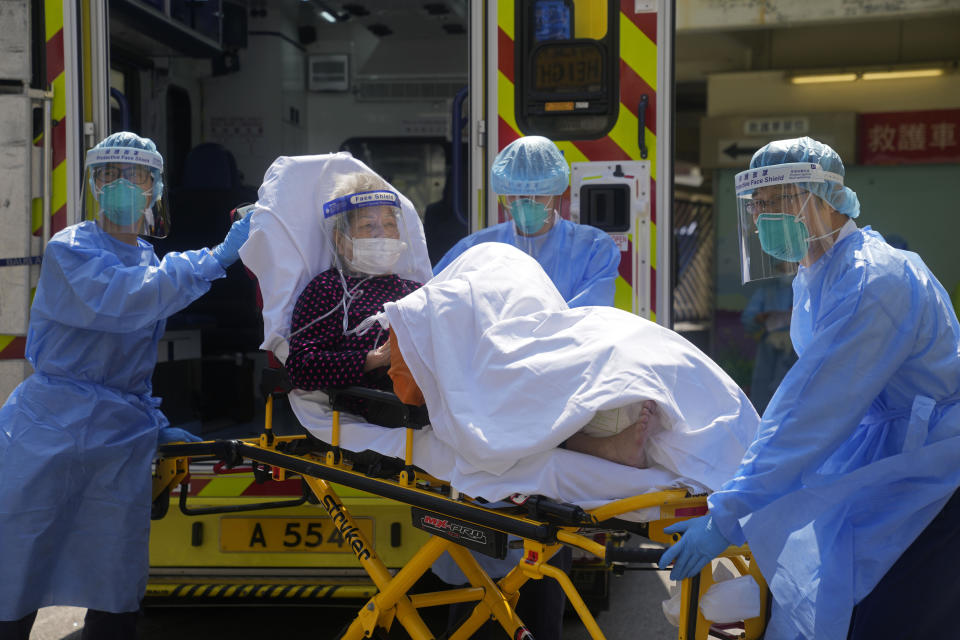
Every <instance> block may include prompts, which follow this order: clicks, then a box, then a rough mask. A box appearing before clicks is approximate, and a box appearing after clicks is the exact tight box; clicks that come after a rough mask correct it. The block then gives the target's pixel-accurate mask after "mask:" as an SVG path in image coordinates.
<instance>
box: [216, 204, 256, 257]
mask: <svg viewBox="0 0 960 640" xmlns="http://www.w3.org/2000/svg"><path fill="white" fill-rule="evenodd" d="M249 235H250V216H249V215H247V216H244V217H243V218H241V219H240V220H237V221H236V222H234V223H233V224H232V225H230V230H229V231H227V237H226V238H224V239H223V242H221V243H220V244H218V245H217V246H216V247H214V248H213V250H212V252H211V253H213V257H214V258H216V259H217V262H219V263H220V266H221V267H223V268H224V269H226V268H227V267H229V266H230V265H232V264H233V263H234V262H236V261H237V260H238V259H239V258H240V247H241V246H242V245H243V243H244V242H246V241H247V236H249Z"/></svg>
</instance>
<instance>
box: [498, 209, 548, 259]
mask: <svg viewBox="0 0 960 640" xmlns="http://www.w3.org/2000/svg"><path fill="white" fill-rule="evenodd" d="M560 197H561V196H546V195H536V196H534V195H530V196H517V195H501V196H498V198H497V199H498V201H499V202H500V206H501V207H503V211H504V212H505V213H506V214H507V215H508V216H510V219H511V220H512V221H513V229H514V232H515V240H516V243H517V248H518V249H522V250H523V251H525V252H526V253H528V254H530V255H534V251H533V250H534V248H535V245H536V244H537V242H538V239H539V238H542V237H543V236H544V235H546V233H547V232H548V231H550V229H552V228H553V226H554V225H555V224H556V221H557V211H556V207H557V205H558V204H559V202H560Z"/></svg>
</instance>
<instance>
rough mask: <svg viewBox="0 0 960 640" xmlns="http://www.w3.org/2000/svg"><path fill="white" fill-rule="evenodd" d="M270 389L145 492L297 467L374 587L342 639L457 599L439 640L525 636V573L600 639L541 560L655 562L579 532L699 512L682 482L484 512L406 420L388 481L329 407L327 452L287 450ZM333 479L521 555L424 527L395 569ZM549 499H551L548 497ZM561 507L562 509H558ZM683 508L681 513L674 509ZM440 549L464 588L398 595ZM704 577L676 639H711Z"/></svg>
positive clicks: (685, 606)
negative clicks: (375, 472)
mask: <svg viewBox="0 0 960 640" xmlns="http://www.w3.org/2000/svg"><path fill="white" fill-rule="evenodd" d="M272 403H273V397H272V396H268V398H267V412H266V420H265V425H264V431H263V433H262V434H261V435H260V436H259V437H258V438H250V439H244V440H220V441H207V442H199V443H184V444H167V445H163V446H162V447H161V448H160V454H161V457H160V458H159V459H158V460H157V463H156V466H155V471H154V476H153V499H154V500H155V501H156V500H158V499H162V498H164V497H166V494H168V493H169V491H170V490H171V489H173V488H174V487H176V486H178V485H179V484H180V483H181V482H183V481H184V480H185V479H186V477H187V475H188V469H189V458H190V457H191V456H192V457H197V456H202V457H210V456H215V457H218V458H220V459H221V460H224V461H226V462H227V464H228V466H234V465H236V464H239V463H240V462H241V461H242V460H244V459H249V460H252V461H254V462H257V463H260V464H263V465H269V466H270V467H271V470H272V477H273V479H276V480H284V479H286V478H287V477H290V476H292V475H300V476H301V477H302V478H303V480H304V481H305V483H306V484H307V485H308V486H309V488H310V490H311V491H312V492H313V494H314V495H315V496H316V498H317V499H318V501H319V503H320V504H321V505H322V506H323V507H324V508H325V509H326V511H327V513H328V514H329V515H330V518H331V519H332V520H333V522H334V524H335V525H336V526H337V527H338V528H339V529H340V532H341V534H342V535H343V537H344V539H345V540H347V541H348V542H349V543H350V546H351V548H352V550H353V552H354V554H355V555H356V556H357V559H358V560H359V562H360V564H361V566H362V567H363V569H364V570H365V571H366V573H367V575H368V576H369V577H370V579H371V580H372V581H373V583H374V585H375V586H376V588H377V590H378V592H377V593H376V594H375V595H374V596H373V597H372V598H371V599H370V600H369V601H368V602H367V603H366V604H364V605H363V606H362V607H361V609H360V611H359V612H358V613H357V616H356V618H355V619H354V620H353V622H352V623H351V624H350V625H349V627H347V629H346V630H345V631H344V632H343V634H342V635H341V638H343V639H345V640H356V639H359V638H368V637H372V636H373V634H374V632H375V631H376V629H378V628H381V629H384V630H386V631H389V630H390V628H391V626H392V625H393V623H394V622H399V623H400V624H401V625H402V626H403V628H404V629H405V630H406V631H407V633H408V634H409V635H410V637H411V638H413V639H414V640H432V639H433V638H434V635H433V633H432V632H431V631H430V629H429V628H428V627H427V625H426V624H425V623H424V621H423V618H422V617H421V616H420V614H419V613H418V610H419V609H422V608H424V607H432V606H439V605H449V604H454V603H463V602H476V606H475V608H474V610H473V613H472V614H471V615H470V616H469V617H468V618H467V619H466V620H465V621H464V622H462V623H461V624H460V626H459V627H458V628H457V629H455V630H453V631H452V632H451V633H450V634H449V635H448V636H447V637H448V638H449V639H450V640H465V639H467V638H470V637H471V636H472V635H473V633H474V632H476V631H477V630H478V629H479V628H480V627H481V626H482V625H483V624H484V623H486V622H487V621H488V620H490V619H495V620H496V621H497V622H499V624H500V626H501V627H502V628H503V629H504V631H505V633H506V634H507V635H508V637H510V638H514V639H528V640H529V639H532V638H533V636H532V634H530V632H529V631H527V630H526V627H525V626H524V624H523V621H522V620H520V618H519V617H518V616H517V615H516V611H515V607H516V604H517V601H518V599H519V590H520V587H521V586H523V584H524V583H526V582H527V580H541V579H544V578H549V579H553V580H556V581H557V582H558V583H559V584H560V586H561V587H562V588H563V591H564V593H565V594H566V597H567V598H568V599H569V601H570V603H571V605H572V606H573V608H574V610H575V611H576V612H577V614H578V615H579V617H580V620H581V622H582V623H583V624H584V626H585V627H586V629H587V631H588V632H589V634H590V636H591V638H593V639H594V640H603V638H604V635H603V632H602V631H601V630H600V627H599V626H598V625H597V622H596V620H595V619H594V617H593V615H592V614H591V613H590V611H589V609H588V607H587V605H586V604H585V602H584V600H583V598H582V597H581V596H580V594H579V592H578V591H577V589H576V587H575V586H574V585H573V583H572V582H571V580H570V578H569V577H568V576H567V575H566V573H564V572H563V571H562V570H560V569H558V568H556V567H554V566H552V565H550V564H548V561H549V560H550V558H552V557H553V555H554V554H555V553H556V552H557V551H559V550H560V549H561V548H562V546H563V545H567V546H571V547H576V548H579V549H582V550H584V551H587V552H589V553H592V554H594V555H595V556H597V557H598V558H600V559H601V560H602V561H604V562H605V563H608V564H609V563H611V562H617V561H620V562H623V561H630V560H634V561H637V560H640V561H645V562H655V561H656V558H658V557H659V554H660V553H661V552H662V549H646V550H643V551H636V550H626V549H623V550H621V549H617V548H615V547H613V546H612V545H610V544H608V545H607V546H604V545H601V544H599V543H597V542H595V541H594V540H593V539H592V538H590V537H587V536H586V535H583V534H582V533H581V530H582V529H592V528H597V527H599V526H602V525H603V524H604V523H609V522H611V521H613V520H614V519H616V518H617V517H618V516H621V515H623V514H627V513H630V512H633V511H637V510H639V509H646V508H650V507H658V508H659V511H660V517H659V518H658V519H656V520H653V521H651V522H649V523H648V525H647V526H648V528H647V532H648V533H647V537H648V538H649V540H650V541H652V542H657V543H661V544H665V545H670V544H673V543H674V542H675V541H676V540H677V539H679V538H678V537H677V536H671V535H670V534H666V533H664V532H663V529H664V527H667V526H669V525H670V524H672V523H674V522H677V521H679V520H682V519H686V518H688V517H692V516H691V515H686V514H689V513H690V512H691V511H697V510H699V511H700V512H702V511H703V510H704V509H705V508H706V498H705V497H704V496H690V495H688V494H687V492H686V491H685V490H682V489H672V490H666V491H658V492H654V493H646V494H642V495H638V496H633V497H629V498H624V499H621V500H616V501H613V502H610V503H608V504H605V505H603V506H601V507H598V508H596V509H591V510H582V509H580V508H579V507H574V506H573V505H559V508H558V509H555V510H553V511H552V512H551V511H550V510H549V509H547V511H546V513H541V514H538V517H533V516H530V515H529V514H525V513H522V509H521V508H519V507H518V508H517V509H516V510H511V511H507V512H504V511H502V510H499V509H491V508H489V507H486V506H484V505H482V504H481V503H479V502H477V501H475V500H473V499H471V498H470V497H468V496H465V495H462V494H456V493H455V492H452V491H451V489H450V487H449V485H448V484H447V483H445V482H444V481H442V480H438V479H437V478H433V477H432V476H429V475H428V474H425V473H423V472H422V471H420V470H418V469H416V468H415V467H414V466H413V461H412V459H411V456H412V451H413V435H414V431H415V429H413V428H407V433H406V449H405V460H404V462H405V465H404V469H403V470H402V471H401V472H399V474H397V476H396V477H391V478H374V477H370V476H367V475H364V474H362V473H360V472H358V471H355V470H354V469H353V468H352V465H351V463H350V461H349V459H348V457H347V456H345V455H344V452H343V451H341V450H340V448H339V440H340V420H339V413H338V412H336V411H335V412H334V414H333V433H332V437H331V440H332V442H331V443H329V445H330V448H329V450H328V451H326V452H325V453H323V454H321V455H318V454H316V453H307V454H303V455H301V454H298V453H292V452H289V451H292V450H293V447H294V446H295V445H296V444H297V443H298V442H305V441H306V439H307V436H304V435H300V436H282V437H280V436H274V434H273V431H272V406H273V404H272ZM333 483H336V484H340V485H344V486H348V487H352V488H356V489H360V490H363V491H367V492H369V493H372V494H375V495H379V496H382V497H386V498H390V499H395V500H398V501H401V502H403V503H406V504H409V505H411V506H412V507H413V506H415V507H418V508H419V509H422V510H423V511H425V512H429V513H433V514H436V516H438V517H440V518H455V519H457V520H459V521H461V522H466V523H470V524H473V525H475V526H476V527H477V528H478V529H480V528H482V529H487V530H493V531H499V532H502V533H509V534H512V535H516V536H518V537H520V538H521V539H522V541H523V549H524V551H523V557H522V559H521V560H520V562H519V563H518V564H517V566H516V567H514V568H513V569H512V570H511V571H510V572H509V573H508V574H507V575H506V576H504V577H503V578H501V579H500V580H498V581H494V580H493V579H491V578H490V576H489V575H487V573H486V572H485V571H484V570H483V569H482V568H481V567H480V565H479V563H478V562H477V561H476V559H475V558H474V557H473V555H471V553H470V552H469V551H468V550H467V548H465V547H464V546H462V545H461V544H459V543H457V542H454V541H453V540H451V539H447V538H444V537H440V536H438V535H431V537H430V539H429V540H428V542H427V543H426V544H425V545H424V546H422V547H421V548H420V549H419V550H418V551H417V552H416V553H415V554H414V556H413V557H412V558H411V559H410V560H409V561H408V563H407V564H406V565H405V566H404V567H403V568H402V569H400V570H399V571H398V572H396V573H395V574H391V572H390V570H389V569H388V568H387V566H386V565H385V564H384V563H383V562H382V561H381V560H380V558H379V557H378V555H377V553H376V550H375V549H374V548H373V546H372V545H371V544H370V542H369V541H368V540H367V539H366V538H365V536H364V534H363V533H362V532H361V531H360V529H359V528H358V527H357V526H356V524H355V523H354V521H353V518H352V517H351V515H350V513H349V512H348V510H347V508H346V507H345V506H344V505H343V502H342V501H341V500H340V498H339V497H338V496H337V493H336V491H335V490H334V488H333ZM550 504H554V505H557V504H558V503H550ZM558 514H564V515H558ZM681 514H684V515H681ZM444 551H446V552H448V553H449V554H450V556H451V557H452V558H453V559H454V561H455V562H456V563H457V565H458V566H459V567H460V569H461V570H462V571H463V573H464V575H465V576H466V577H467V580H468V582H469V586H467V587H464V588H458V589H449V590H445V591H437V592H430V593H414V594H409V593H408V592H409V591H410V589H411V588H412V587H413V586H414V584H415V583H416V582H417V581H418V580H419V579H420V578H421V577H422V576H423V575H424V574H426V572H427V571H428V570H429V569H430V567H431V565H433V563H434V561H435V560H436V559H437V558H438V557H440V555H441V554H442V553H443V552H444ZM722 557H725V558H729V559H730V561H731V562H732V564H733V567H734V569H735V571H736V572H737V573H738V574H739V575H750V576H753V578H754V580H756V581H757V584H758V585H759V586H760V594H761V611H762V612H766V611H767V610H768V603H769V595H768V590H767V588H766V582H765V581H764V579H763V577H762V576H761V575H760V571H759V568H758V567H757V564H756V562H755V561H754V560H753V559H752V557H751V555H750V551H749V549H748V548H747V547H746V546H744V547H730V548H728V549H727V550H726V551H725V552H724V553H723V554H722ZM712 584H713V578H712V568H711V565H710V564H708V565H707V566H706V567H705V568H704V569H703V571H701V573H700V575H699V576H695V577H694V578H692V579H688V580H684V581H683V582H682V583H681V608H680V621H681V624H680V629H679V635H678V638H679V640H706V639H707V638H708V637H709V636H710V631H711V622H710V621H708V620H706V619H705V618H704V617H703V615H702V613H701V612H700V608H699V606H698V602H699V600H700V598H701V597H702V596H703V594H704V593H706V591H707V589H709V588H710V586H711V585H712ZM766 617H767V616H766V614H765V613H764V614H763V615H761V616H759V617H757V618H751V619H748V620H744V621H743V630H742V631H739V632H738V633H737V635H730V634H729V633H726V634H721V637H728V638H732V637H736V638H738V639H742V640H757V639H759V638H760V637H761V636H762V635H763V632H764V629H765V626H766Z"/></svg>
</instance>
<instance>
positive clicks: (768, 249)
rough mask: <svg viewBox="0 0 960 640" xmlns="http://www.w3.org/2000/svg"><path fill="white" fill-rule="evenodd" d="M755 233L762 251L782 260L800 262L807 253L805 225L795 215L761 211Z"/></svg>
mask: <svg viewBox="0 0 960 640" xmlns="http://www.w3.org/2000/svg"><path fill="white" fill-rule="evenodd" d="M757 233H758V234H759V235H760V248H762V249H763V251H764V253H766V254H768V255H771V256H773V257H774V258H776V259H777V260H783V261H784V262H800V261H801V260H803V257H804V256H805V255H807V238H809V237H810V234H809V233H807V226H806V225H805V224H803V222H801V221H800V220H799V219H798V218H797V216H791V215H788V214H786V213H761V214H760V215H759V216H757Z"/></svg>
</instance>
